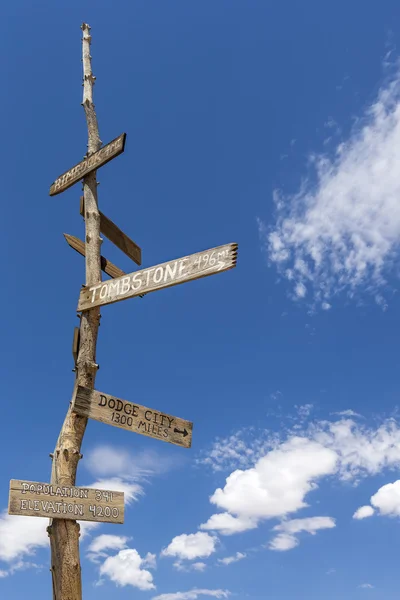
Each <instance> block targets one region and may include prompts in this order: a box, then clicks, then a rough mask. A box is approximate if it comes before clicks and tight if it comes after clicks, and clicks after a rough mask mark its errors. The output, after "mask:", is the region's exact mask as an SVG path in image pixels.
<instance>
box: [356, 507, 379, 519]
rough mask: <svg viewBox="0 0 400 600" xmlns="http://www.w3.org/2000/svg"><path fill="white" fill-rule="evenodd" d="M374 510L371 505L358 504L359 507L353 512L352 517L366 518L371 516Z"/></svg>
mask: <svg viewBox="0 0 400 600" xmlns="http://www.w3.org/2000/svg"><path fill="white" fill-rule="evenodd" d="M374 512H375V511H374V509H373V508H372V506H360V508H357V510H356V512H355V513H354V515H353V519H358V520H361V519H366V518H367V517H372V515H373V514H374Z"/></svg>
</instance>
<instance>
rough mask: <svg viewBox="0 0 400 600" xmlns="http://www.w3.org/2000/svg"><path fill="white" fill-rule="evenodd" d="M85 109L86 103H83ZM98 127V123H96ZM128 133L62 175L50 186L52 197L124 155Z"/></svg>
mask: <svg viewBox="0 0 400 600" xmlns="http://www.w3.org/2000/svg"><path fill="white" fill-rule="evenodd" d="M83 105H84V108H85V101H84V102H83ZM96 127H97V123H96ZM125 140H126V133H122V134H121V135H120V136H118V137H117V138H115V139H114V140H112V141H111V142H109V143H108V144H106V145H105V146H103V147H102V148H100V149H99V150H97V151H96V152H94V153H93V154H91V155H90V156H89V157H87V158H85V159H84V160H82V161H81V162H79V163H78V164H77V165H75V166H74V167H72V168H71V169H68V171H65V173H63V174H62V175H60V176H59V177H57V179H56V180H55V181H54V183H52V185H51V186H50V192H49V194H50V196H56V195H57V194H60V193H61V192H64V191H65V190H67V189H68V188H69V187H71V186H72V185H74V184H75V183H77V182H78V181H80V180H81V179H82V178H83V177H85V175H88V174H89V173H91V172H92V171H95V170H96V169H98V168H99V167H102V166H103V165H105V164H106V163H108V162H109V161H110V160H112V159H113V158H115V157H116V156H119V154H122V152H123V151H124V149H125Z"/></svg>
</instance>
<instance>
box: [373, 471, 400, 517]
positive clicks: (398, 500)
mask: <svg viewBox="0 0 400 600" xmlns="http://www.w3.org/2000/svg"><path fill="white" fill-rule="evenodd" d="M371 504H372V506H374V507H375V508H376V509H377V510H378V511H379V514H380V515H384V516H388V517H398V516H400V479H398V480H397V481H395V482H394V483H387V484H386V485H383V486H382V487H381V488H379V490H378V491H377V492H376V494H374V495H373V496H372V498H371Z"/></svg>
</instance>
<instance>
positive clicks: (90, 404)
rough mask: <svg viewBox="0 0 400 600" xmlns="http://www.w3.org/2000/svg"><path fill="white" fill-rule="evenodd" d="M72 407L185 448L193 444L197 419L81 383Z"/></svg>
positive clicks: (97, 419) (88, 415)
mask: <svg viewBox="0 0 400 600" xmlns="http://www.w3.org/2000/svg"><path fill="white" fill-rule="evenodd" d="M72 410H73V411H74V412H75V413H77V414H78V415H80V416H81V417H89V418H90V419H94V420H95V421H101V422H102V423H107V424H108V425H113V426H114V427H121V429H127V430H128V431H134V432H135V433H141V434H142V435H147V436H149V437H152V438H155V439H157V440H162V441H163V442H169V443H170V444H176V445H177V446H183V447H184V448H190V446H191V444H192V429H193V423H191V422H190V421H185V420H184V419H180V418H179V417H172V416H171V415H167V414H166V413H164V412H162V411H160V410H154V409H152V408H147V407H146V406H141V405H140V404H134V403H133V402H128V401H127V400H121V399H120V398H116V397H115V396H110V395H109V394H103V393H102V392H97V391H96V390H90V389H89V388H85V387H82V386H80V385H79V386H78V388H77V393H76V396H75V399H74V401H73V406H72Z"/></svg>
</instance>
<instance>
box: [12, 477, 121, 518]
mask: <svg viewBox="0 0 400 600" xmlns="http://www.w3.org/2000/svg"><path fill="white" fill-rule="evenodd" d="M8 514H9V515H24V516H26V517H46V518H48V519H49V518H50V519H72V520H73V521H99V522H102V523H123V522H124V493H123V492H111V491H108V490H98V489H94V488H84V487H71V486H61V485H60V486H57V485H51V484H48V483H38V482H36V481H24V480H19V479H11V481H10V494H9V500H8Z"/></svg>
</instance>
